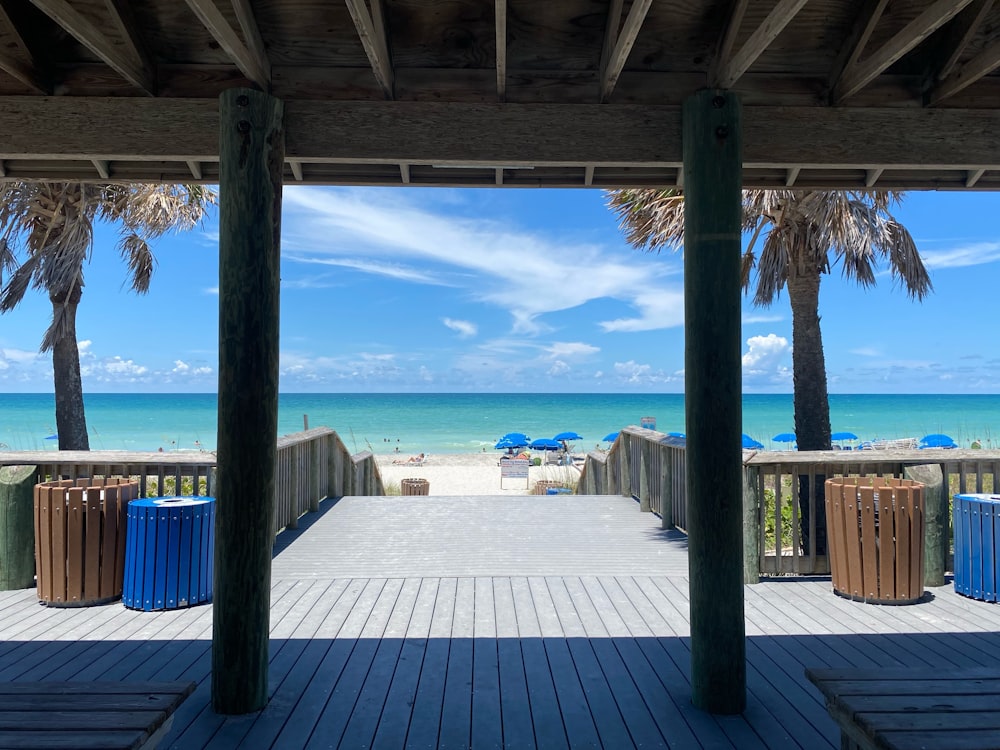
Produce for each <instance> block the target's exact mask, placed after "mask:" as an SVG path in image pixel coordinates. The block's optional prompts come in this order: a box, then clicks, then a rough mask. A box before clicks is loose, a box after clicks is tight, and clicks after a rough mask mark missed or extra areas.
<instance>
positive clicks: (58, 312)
mask: <svg viewBox="0 0 1000 750" xmlns="http://www.w3.org/2000/svg"><path fill="white" fill-rule="evenodd" d="M68 336H73V318H72V316H71V315H70V314H69V309H68V308H67V307H66V306H65V305H53V306H52V322H51V323H49V327H48V328H46V329H45V333H44V334H42V344H41V346H40V347H39V348H38V350H39V351H40V352H42V353H43V354H44V353H45V352H50V351H52V350H53V349H54V348H55V345H56V344H57V343H58V342H59V341H62V340H63V339H65V338H66V337H68ZM74 338H75V337H74Z"/></svg>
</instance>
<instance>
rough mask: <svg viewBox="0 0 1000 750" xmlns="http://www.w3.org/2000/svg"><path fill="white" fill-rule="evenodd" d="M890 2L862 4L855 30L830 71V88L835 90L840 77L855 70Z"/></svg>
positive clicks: (881, 0) (877, 0) (879, 0)
mask: <svg viewBox="0 0 1000 750" xmlns="http://www.w3.org/2000/svg"><path fill="white" fill-rule="evenodd" d="M888 4H889V0H875V2H867V3H862V6H861V7H862V11H861V13H860V14H858V16H857V18H855V21H854V28H852V29H851V33H850V36H849V37H848V38H847V39H846V40H844V44H843V45H842V46H841V49H840V54H839V55H838V56H837V61H836V63H834V66H833V69H832V70H831V71H830V87H831V89H832V88H835V87H836V85H837V82H838V81H839V80H840V77H841V76H842V75H843V74H844V71H845V70H849V69H851V68H853V67H854V66H855V65H857V63H858V59H859V58H860V57H861V53H862V52H864V50H865V47H867V46H868V41H869V40H870V39H871V38H872V32H873V31H875V27H876V26H878V22H879V19H880V18H882V12H883V11H884V10H885V6H886V5H888Z"/></svg>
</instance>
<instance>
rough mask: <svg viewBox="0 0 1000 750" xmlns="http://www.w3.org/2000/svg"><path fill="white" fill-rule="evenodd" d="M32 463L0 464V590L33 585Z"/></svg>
mask: <svg viewBox="0 0 1000 750" xmlns="http://www.w3.org/2000/svg"><path fill="white" fill-rule="evenodd" d="M37 473H38V472H37V468H36V467H35V466H0V591H11V590H13V589H29V588H31V587H32V586H34V585H35V512H34V508H35V503H34V488H35V482H36V476H35V475H36V474H37Z"/></svg>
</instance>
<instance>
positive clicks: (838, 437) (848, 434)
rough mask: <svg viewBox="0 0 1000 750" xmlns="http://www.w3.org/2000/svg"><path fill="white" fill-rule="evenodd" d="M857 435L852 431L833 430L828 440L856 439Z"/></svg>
mask: <svg viewBox="0 0 1000 750" xmlns="http://www.w3.org/2000/svg"><path fill="white" fill-rule="evenodd" d="M857 439H858V436H857V435H855V434H854V433H853V432H835V433H833V434H832V435H830V440H857Z"/></svg>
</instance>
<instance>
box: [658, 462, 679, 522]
mask: <svg viewBox="0 0 1000 750" xmlns="http://www.w3.org/2000/svg"><path fill="white" fill-rule="evenodd" d="M677 450H678V449H677V448H672V447H669V446H666V445H661V446H660V528H661V529H672V528H673V527H674V488H673V470H672V466H673V462H674V452H675V451H677Z"/></svg>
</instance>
